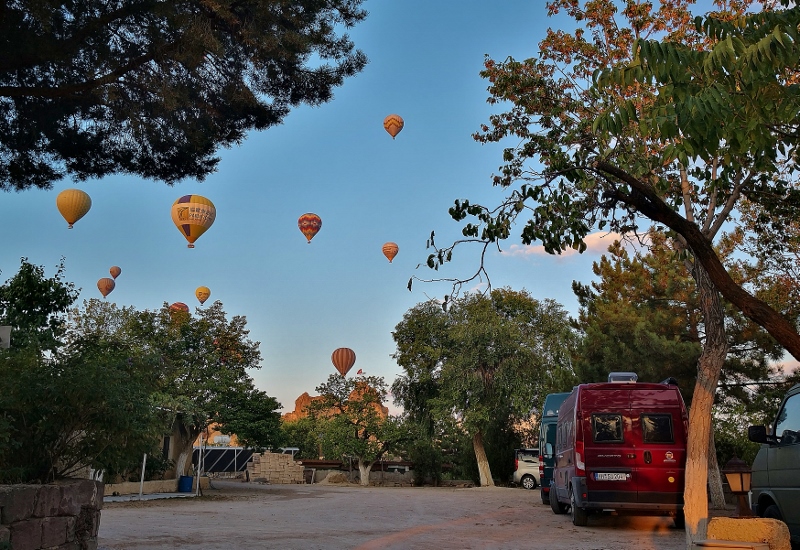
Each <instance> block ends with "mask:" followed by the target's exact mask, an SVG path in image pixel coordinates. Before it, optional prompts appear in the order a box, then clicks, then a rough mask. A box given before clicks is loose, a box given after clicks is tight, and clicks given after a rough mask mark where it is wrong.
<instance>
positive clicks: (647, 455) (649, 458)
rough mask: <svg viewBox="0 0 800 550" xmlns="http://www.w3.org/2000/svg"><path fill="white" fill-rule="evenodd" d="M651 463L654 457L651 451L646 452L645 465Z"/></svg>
mask: <svg viewBox="0 0 800 550" xmlns="http://www.w3.org/2000/svg"><path fill="white" fill-rule="evenodd" d="M651 462H653V455H652V454H650V451H645V452H644V463H645V464H650V463H651Z"/></svg>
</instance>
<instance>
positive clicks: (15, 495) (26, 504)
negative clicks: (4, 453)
mask: <svg viewBox="0 0 800 550" xmlns="http://www.w3.org/2000/svg"><path fill="white" fill-rule="evenodd" d="M102 507H103V484H102V483H101V482H99V481H91V480H70V481H64V482H59V483H52V484H48V485H0V549H6V548H13V550H39V549H43V548H47V549H53V550H96V549H97V530H98V528H99V527H100V509H101V508H102Z"/></svg>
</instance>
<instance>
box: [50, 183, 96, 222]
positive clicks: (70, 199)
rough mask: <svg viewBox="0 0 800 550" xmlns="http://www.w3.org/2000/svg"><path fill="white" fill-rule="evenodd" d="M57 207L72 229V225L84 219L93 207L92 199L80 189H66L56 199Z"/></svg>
mask: <svg viewBox="0 0 800 550" xmlns="http://www.w3.org/2000/svg"><path fill="white" fill-rule="evenodd" d="M56 207H58V211H59V212H61V215H62V216H64V219H65V220H67V224H68V227H69V228H70V229H72V224H74V223H75V222H76V221H78V220H79V219H81V218H82V217H84V216H85V215H86V213H87V212H88V211H89V209H90V208H91V207H92V199H91V197H90V196H89V195H87V194H86V193H85V192H83V191H81V190H80V189H65V190H63V191H62V192H61V193H59V194H58V196H57V197H56Z"/></svg>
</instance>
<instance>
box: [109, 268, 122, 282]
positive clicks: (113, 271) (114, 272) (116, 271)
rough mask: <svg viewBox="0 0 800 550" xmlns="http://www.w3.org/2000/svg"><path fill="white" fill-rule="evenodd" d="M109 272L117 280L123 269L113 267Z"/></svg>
mask: <svg viewBox="0 0 800 550" xmlns="http://www.w3.org/2000/svg"><path fill="white" fill-rule="evenodd" d="M108 272H109V273H111V276H112V277H114V278H115V279H116V278H117V277H119V274H120V273H122V269H120V268H119V267H117V266H115V265H112V266H111V269H109V270H108Z"/></svg>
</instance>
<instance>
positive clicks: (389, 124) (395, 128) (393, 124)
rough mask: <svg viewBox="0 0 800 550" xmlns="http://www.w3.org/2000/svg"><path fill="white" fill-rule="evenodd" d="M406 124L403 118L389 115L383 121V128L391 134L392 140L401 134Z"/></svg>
mask: <svg viewBox="0 0 800 550" xmlns="http://www.w3.org/2000/svg"><path fill="white" fill-rule="evenodd" d="M404 125H405V122H403V117H401V116H400V115H389V116H387V117H386V118H384V119H383V127H384V129H385V130H386V131H387V132H389V135H390V136H392V139H394V138H395V136H397V134H399V133H400V130H402V129H403V126H404Z"/></svg>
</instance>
